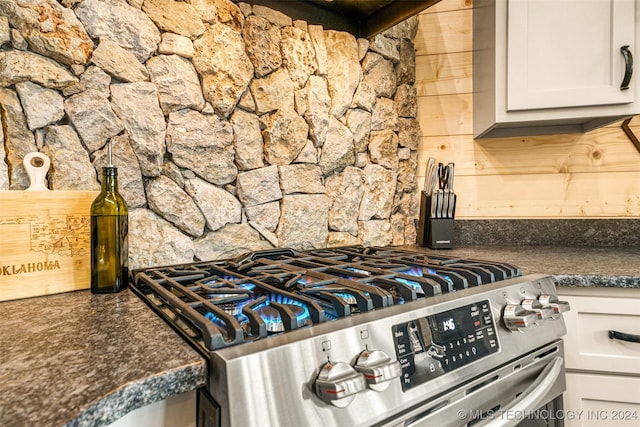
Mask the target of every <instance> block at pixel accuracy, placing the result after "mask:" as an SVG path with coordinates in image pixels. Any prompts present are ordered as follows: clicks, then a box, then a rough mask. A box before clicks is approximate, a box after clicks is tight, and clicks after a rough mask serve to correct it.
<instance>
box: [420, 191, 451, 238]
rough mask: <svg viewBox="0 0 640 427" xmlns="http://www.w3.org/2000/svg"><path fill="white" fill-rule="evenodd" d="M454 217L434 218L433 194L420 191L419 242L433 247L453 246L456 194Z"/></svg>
mask: <svg viewBox="0 0 640 427" xmlns="http://www.w3.org/2000/svg"><path fill="white" fill-rule="evenodd" d="M452 196H453V198H454V199H453V200H454V209H453V213H454V215H452V218H434V217H432V216H431V195H430V194H427V192H426V191H422V192H421V193H420V217H419V218H418V244H419V245H420V246H426V247H429V248H431V249H451V248H453V225H454V218H453V216H455V201H456V196H455V194H454V195H452Z"/></svg>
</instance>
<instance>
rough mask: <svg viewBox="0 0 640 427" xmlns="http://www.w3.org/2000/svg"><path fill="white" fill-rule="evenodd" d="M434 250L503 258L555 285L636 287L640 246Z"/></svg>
mask: <svg viewBox="0 0 640 427" xmlns="http://www.w3.org/2000/svg"><path fill="white" fill-rule="evenodd" d="M414 248H420V247H419V246H416V247H414ZM420 249H424V250H427V251H430V250H431V249H428V248H420ZM438 252H440V253H443V254H445V255H453V256H460V257H469V258H480V259H486V260H492V261H504V262H507V263H511V264H514V265H516V266H518V267H520V268H521V269H522V274H533V273H540V274H550V275H552V276H554V278H555V280H556V283H557V284H558V285H559V286H580V287H587V286H590V287H594V286H597V287H611V288H640V247H589V246H575V247H567V246H562V247H557V246H467V247H462V248H454V249H450V250H440V251H438Z"/></svg>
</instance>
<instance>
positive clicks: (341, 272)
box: [132, 246, 569, 427]
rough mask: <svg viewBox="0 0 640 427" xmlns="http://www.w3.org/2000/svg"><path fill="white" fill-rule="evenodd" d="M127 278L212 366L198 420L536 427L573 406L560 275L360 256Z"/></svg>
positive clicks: (309, 256)
mask: <svg viewBox="0 0 640 427" xmlns="http://www.w3.org/2000/svg"><path fill="white" fill-rule="evenodd" d="M132 277H133V283H132V287H133V289H134V291H136V292H137V293H138V294H139V295H140V296H141V297H142V298H143V299H144V300H145V301H146V302H148V303H149V304H150V306H151V307H152V308H154V310H156V311H157V312H158V313H159V314H160V315H161V316H162V317H163V318H164V319H165V320H167V321H168V322H169V323H170V324H171V325H172V326H174V327H175V328H176V330H178V331H179V333H180V334H181V335H182V336H184V337H185V338H186V339H187V340H189V341H190V342H191V343H192V344H193V346H194V347H195V348H196V349H197V350H199V351H200V352H201V353H202V354H203V355H204V356H205V357H206V358H207V359H208V360H209V372H210V373H209V380H208V384H207V387H206V389H203V390H200V393H199V397H198V424H199V425H213V426H217V425H222V426H315V425H318V426H327V425H330V426H348V427H353V426H365V425H366V426H373V425H376V426H377V425H379V426H395V425H401V426H414V425H421V424H424V425H426V424H427V423H429V424H431V425H438V426H446V425H452V426H454V425H456V426H458V425H471V424H476V423H477V424H478V425H481V424H486V423H497V424H500V425H516V424H519V423H520V424H526V423H527V422H532V423H534V424H536V425H539V424H541V423H548V424H554V423H555V424H557V423H556V421H558V419H557V418H559V417H557V416H556V415H557V411H560V410H561V409H562V393H563V391H564V389H565V383H564V363H563V346H562V340H561V337H562V336H563V335H564V334H565V332H566V330H565V325H564V321H563V318H562V312H563V311H566V310H568V309H569V306H568V304H567V303H565V302H562V301H558V299H557V297H556V291H555V286H554V283H553V281H552V279H551V277H549V276H543V275H530V276H522V273H521V271H520V269H519V268H517V267H514V266H512V265H509V264H505V263H501V262H491V261H481V260H473V259H460V258H453V257H450V256H443V255H441V254H440V253H436V252H433V253H429V252H417V251H412V250H407V249H401V248H395V247H391V248H364V247H360V246H351V247H344V248H337V249H323V250H313V251H307V252H297V251H293V250H290V249H283V250H274V251H269V252H256V253H253V254H251V255H249V256H247V257H245V258H243V259H239V260H228V261H212V262H198V263H193V264H186V265H178V266H168V267H157V268H149V269H144V270H138V271H135V272H134V273H133V276H132ZM560 421H561V419H560ZM432 423H433V424H432ZM560 424H561V423H560Z"/></svg>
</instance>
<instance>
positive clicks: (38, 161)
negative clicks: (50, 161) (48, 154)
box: [30, 157, 44, 168]
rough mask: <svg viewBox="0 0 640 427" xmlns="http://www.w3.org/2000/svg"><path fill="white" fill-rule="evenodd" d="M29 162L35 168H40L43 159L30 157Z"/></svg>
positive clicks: (42, 164)
mask: <svg viewBox="0 0 640 427" xmlns="http://www.w3.org/2000/svg"><path fill="white" fill-rule="evenodd" d="M30 163H31V166H33V167H35V168H41V167H42V166H44V160H42V159H41V158H40V157H34V158H32V159H31V162H30Z"/></svg>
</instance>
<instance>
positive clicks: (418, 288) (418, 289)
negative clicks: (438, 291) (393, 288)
mask: <svg viewBox="0 0 640 427" xmlns="http://www.w3.org/2000/svg"><path fill="white" fill-rule="evenodd" d="M395 280H397V281H398V282H400V283H404V284H405V285H409V286H411V287H412V288H413V289H414V290H415V291H416V293H418V294H424V290H423V289H422V286H420V283H418V282H414V281H413V280H408V279H403V278H402V277H396V278H395Z"/></svg>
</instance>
